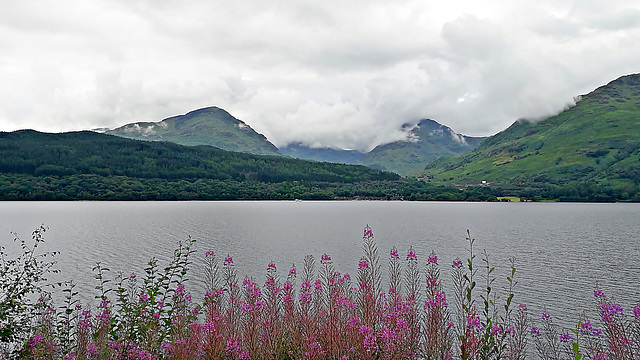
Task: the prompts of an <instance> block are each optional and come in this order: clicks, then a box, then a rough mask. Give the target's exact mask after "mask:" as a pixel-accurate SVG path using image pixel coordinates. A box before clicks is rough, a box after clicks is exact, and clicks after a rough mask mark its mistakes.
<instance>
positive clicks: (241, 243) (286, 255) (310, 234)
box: [0, 201, 640, 325]
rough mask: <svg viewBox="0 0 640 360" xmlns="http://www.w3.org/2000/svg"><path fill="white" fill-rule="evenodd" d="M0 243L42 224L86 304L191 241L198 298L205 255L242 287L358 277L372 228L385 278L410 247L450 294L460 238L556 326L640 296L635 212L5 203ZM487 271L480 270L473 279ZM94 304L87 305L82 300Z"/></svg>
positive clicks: (344, 204)
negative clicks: (512, 270)
mask: <svg viewBox="0 0 640 360" xmlns="http://www.w3.org/2000/svg"><path fill="white" fill-rule="evenodd" d="M0 215H1V220H0V242H1V243H2V244H3V245H10V244H11V240H12V239H13V236H12V235H11V233H10V232H12V231H13V232H17V233H18V234H19V236H20V237H21V238H23V239H26V238H29V237H30V236H31V232H32V231H33V230H34V229H35V228H37V227H38V226H39V225H40V224H43V223H44V224H45V225H46V226H48V227H49V230H48V231H47V232H46V234H45V239H46V249H49V250H56V251H60V252H61V254H60V255H59V256H58V257H57V260H58V268H59V269H61V270H62V274H61V275H60V277H61V278H63V279H73V280H74V282H76V283H77V284H78V289H80V291H81V293H82V294H84V296H85V299H91V298H92V295H93V294H94V293H93V292H92V291H93V288H94V287H95V285H96V283H95V280H94V278H93V276H94V274H93V273H92V271H91V269H92V267H93V266H94V265H95V263H96V262H98V261H100V262H101V263H102V264H103V265H104V266H106V267H108V268H110V269H111V270H112V271H111V273H112V274H113V275H115V274H116V273H117V272H123V273H124V274H130V273H131V272H136V273H138V274H141V269H142V268H143V267H144V265H145V264H146V263H147V261H148V260H149V259H150V258H151V257H156V258H158V259H160V260H161V261H166V260H167V259H169V257H170V256H171V255H172V250H173V249H174V248H175V246H176V243H177V242H178V241H179V240H183V239H186V238H187V237H188V236H191V237H193V238H194V239H196V241H197V242H196V246H197V249H198V252H197V253H196V254H195V257H194V266H193V268H192V272H191V283H190V285H188V288H190V289H191V290H192V292H194V294H195V295H197V296H201V293H202V284H201V283H200V282H199V281H200V279H201V271H200V270H201V267H200V264H202V259H203V258H204V254H205V252H206V251H208V250H213V251H215V252H216V254H218V255H219V256H226V255H227V254H229V255H231V256H232V257H233V259H234V263H235V265H236V268H237V271H238V275H239V278H243V277H244V276H245V275H247V276H251V277H254V278H256V279H258V280H259V282H262V279H264V273H265V269H266V267H267V265H268V263H269V262H270V261H274V262H275V263H276V265H277V266H278V271H279V273H280V275H281V276H282V277H284V276H286V274H287V272H288V269H289V268H290V267H291V265H292V264H293V263H295V264H296V265H301V264H302V260H303V258H304V256H305V255H307V254H312V255H314V256H315V257H316V259H318V260H319V258H320V256H321V255H322V254H323V253H328V254H330V255H331V257H332V259H333V261H334V264H335V265H336V268H337V270H338V271H340V272H343V273H344V272H346V273H349V274H351V275H355V274H356V272H357V265H358V260H359V259H360V257H361V242H362V232H363V228H364V226H366V225H367V224H368V225H369V226H371V228H372V229H373V232H374V235H375V239H376V242H377V244H378V250H379V253H380V255H381V259H382V260H383V261H381V264H382V270H383V272H384V273H386V271H387V266H386V259H387V258H388V254H389V249H390V248H391V247H392V246H396V247H397V248H398V250H399V252H400V253H401V254H406V252H407V250H408V248H409V246H411V245H413V247H414V249H415V251H416V253H417V255H418V259H419V260H420V263H421V265H424V264H425V263H426V260H427V256H428V255H429V254H430V253H431V251H432V250H434V251H435V252H436V253H437V255H438V259H439V264H440V265H441V268H442V276H443V279H444V281H445V285H446V286H447V287H448V286H450V281H449V278H448V276H449V269H450V264H451V262H452V260H453V259H454V258H455V257H460V258H461V259H465V258H466V257H467V250H466V249H467V246H468V242H467V241H466V240H465V238H466V236H467V229H468V230H470V232H471V236H472V237H473V238H475V239H476V243H475V249H476V251H477V255H478V257H477V258H476V260H477V266H478V267H481V266H482V262H481V261H480V258H481V255H482V249H486V250H487V252H488V254H489V255H490V258H489V259H490V261H491V262H492V263H493V264H494V265H495V266H496V268H497V269H496V272H495V273H494V274H495V275H496V277H497V279H496V282H495V283H494V287H495V288H503V287H504V286H506V284H507V282H506V280H505V277H506V275H507V270H508V259H509V258H515V259H516V267H517V269H518V271H517V274H516V279H517V280H518V282H519V283H518V286H517V288H516V297H515V299H514V301H515V303H526V304H528V306H529V308H530V310H532V311H531V313H532V314H533V315H534V316H535V317H536V318H539V316H540V314H541V312H542V311H543V308H546V309H547V311H548V312H550V313H551V314H552V315H554V316H555V317H556V318H557V319H558V320H559V321H560V323H562V324H569V325H572V324H575V322H576V321H577V318H578V316H579V314H580V313H581V311H582V310H593V309H594V308H595V303H594V301H593V289H594V287H595V286H596V285H597V286H599V287H600V288H601V289H602V290H604V291H605V293H606V294H608V295H609V296H614V297H615V299H616V300H617V301H618V302H619V303H620V304H621V305H623V307H624V308H625V310H626V311H627V312H630V310H631V307H632V304H634V303H635V302H636V301H638V299H639V298H640V287H639V286H638V274H640V260H639V259H640V238H639V235H638V234H640V221H639V220H640V204H572V203H449V202H384V201H325V202H323V201H318V202H311V201H309V202H307V201H302V202H300V201H296V202H293V201H291V202H286V201H284V202H283V201H280V202H276V201H273V202H267V201H265V202H250V201H249V202H0ZM481 273H482V270H481V271H480V272H479V273H478V274H479V275H480V274H481ZM89 294H91V295H90V296H88V295H89Z"/></svg>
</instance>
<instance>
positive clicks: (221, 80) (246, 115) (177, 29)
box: [0, 0, 640, 150]
mask: <svg viewBox="0 0 640 360" xmlns="http://www.w3.org/2000/svg"><path fill="white" fill-rule="evenodd" d="M612 1H613V2H608V3H607V4H612V5H607V6H602V2H601V1H599V0H587V1H580V2H578V1H575V2H572V3H562V4H560V3H558V2H556V1H552V0H539V1H521V2H513V1H506V0H504V1H503V0H499V1H496V2H490V3H489V2H488V3H486V4H478V3H477V2H472V1H464V0H460V1H453V2H447V3H437V4H436V3H429V4H426V3H425V2H423V1H413V0H403V1H386V0H379V1H364V0H362V1H353V2H346V3H345V2H342V1H334V0H327V1H323V2H318V1H308V0H300V1H296V2H290V1H284V0H274V1H253V0H238V1H233V2H219V1H200V0H192V1H190V2H187V3H185V2H178V1H173V0H163V1H156V0H153V1H151V0H117V1H101V0H97V1H92V2H66V3H62V4H54V3H48V2H39V3H35V2H33V1H30V0H25V1H21V2H7V4H3V12H2V13H0V42H2V44H3V52H2V54H0V78H2V79H3V81H2V82H0V130H13V129H16V128H22V127H30V128H36V129H39V130H48V131H62V130H75V129H82V128H93V127H115V126H119V125H123V124H125V123H129V122H135V121H158V120H161V119H163V118H165V117H168V116H172V115H176V114H183V113H185V112H188V111H190V110H193V109H196V108H199V107H203V106H211V105H215V106H220V107H222V108H225V109H227V110H228V111H230V112H231V113H232V114H233V115H234V116H236V117H238V118H240V119H242V120H243V121H245V122H246V123H247V124H249V125H250V126H251V127H253V128H254V129H256V130H257V131H259V132H261V133H263V134H265V135H266V136H267V137H268V138H269V139H270V140H271V141H273V142H274V143H276V144H278V145H282V144H285V143H287V142H300V141H302V142H303V143H307V144H309V145H316V146H333V147H344V148H355V149H359V150H367V149H370V148H372V147H374V146H375V145H377V144H379V143H384V142H389V141H393V140H397V139H401V138H403V137H404V136H406V133H404V132H402V131H401V126H402V124H404V123H416V122H417V121H418V120H420V119H422V118H433V119H435V120H438V121H440V122H442V123H444V124H446V125H448V126H450V127H451V128H453V129H454V130H455V131H456V132H461V133H465V134H468V135H490V134H493V133H495V132H498V131H500V130H502V129H504V128H506V127H507V126H508V125H509V124H510V123H511V122H513V121H514V120H516V119H518V118H522V117H529V118H540V117H544V116H547V115H549V114H553V113H554V112H558V111H560V110H561V109H563V108H564V107H565V106H567V104H568V103H569V102H570V100H571V99H572V98H573V96H575V95H577V94H580V93H585V92H588V91H590V90H592V89H594V88H595V87H597V86H599V85H601V84H603V83H606V82H607V81H609V80H612V79H613V78H615V77H618V76H620V75H623V74H625V73H631V72H638V71H639V70H640V69H638V68H637V64H638V63H640V61H639V60H640V50H639V49H638V47H637V44H636V42H637V39H638V38H640V30H639V28H640V24H638V22H637V14H638V11H640V6H639V5H632V4H629V3H628V2H625V1H616V0H612ZM5 5H6V6H5Z"/></svg>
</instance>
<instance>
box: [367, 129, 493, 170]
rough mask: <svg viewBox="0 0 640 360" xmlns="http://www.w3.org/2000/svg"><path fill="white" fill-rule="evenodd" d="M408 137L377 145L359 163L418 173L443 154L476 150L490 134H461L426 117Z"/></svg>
mask: <svg viewBox="0 0 640 360" xmlns="http://www.w3.org/2000/svg"><path fill="white" fill-rule="evenodd" d="M405 127H408V125H405ZM408 139H409V140H403V141H394V142H392V143H388V144H384V145H379V146H376V147H375V148H374V149H373V150H371V151H370V152H369V153H368V154H366V155H365V157H364V158H363V159H362V160H360V162H359V163H360V164H363V165H366V166H370V167H373V168H377V169H382V170H389V171H393V172H395V173H398V174H401V175H410V174H416V173H421V172H422V171H424V168H425V167H426V166H427V165H428V164H429V163H431V162H432V161H434V160H436V159H437V158H439V157H441V156H446V155H457V154H462V153H465V152H468V151H471V150H473V149H474V148H475V147H476V146H478V144H480V143H481V142H482V141H483V140H484V139H486V138H485V137H470V136H465V135H461V134H457V133H455V132H454V131H453V130H451V128H449V127H447V126H445V125H442V124H439V123H438V122H436V121H434V120H430V119H424V120H421V121H420V122H419V123H418V124H417V125H416V126H415V127H414V128H412V129H411V130H410V131H409V137H408Z"/></svg>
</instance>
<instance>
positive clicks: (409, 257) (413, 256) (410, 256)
mask: <svg viewBox="0 0 640 360" xmlns="http://www.w3.org/2000/svg"><path fill="white" fill-rule="evenodd" d="M407 260H418V257H417V256H416V253H414V252H413V247H410V248H409V253H407Z"/></svg>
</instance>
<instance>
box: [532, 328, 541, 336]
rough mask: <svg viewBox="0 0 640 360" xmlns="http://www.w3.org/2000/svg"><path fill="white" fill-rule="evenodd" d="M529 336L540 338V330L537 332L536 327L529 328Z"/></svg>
mask: <svg viewBox="0 0 640 360" xmlns="http://www.w3.org/2000/svg"><path fill="white" fill-rule="evenodd" d="M531 336H533V337H536V336H540V330H538V328H537V327H535V326H534V327H532V328H531Z"/></svg>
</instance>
